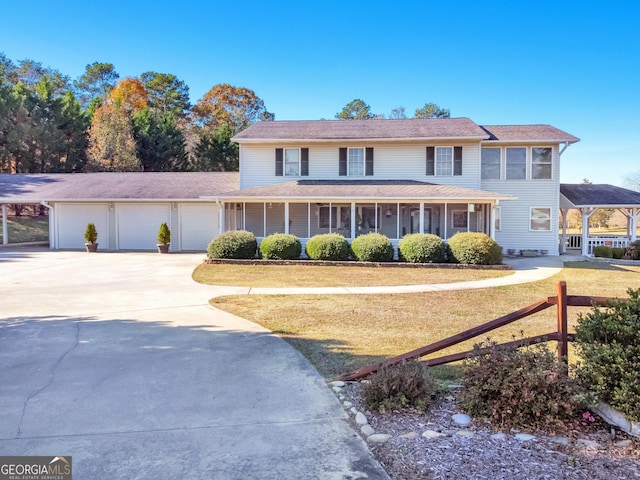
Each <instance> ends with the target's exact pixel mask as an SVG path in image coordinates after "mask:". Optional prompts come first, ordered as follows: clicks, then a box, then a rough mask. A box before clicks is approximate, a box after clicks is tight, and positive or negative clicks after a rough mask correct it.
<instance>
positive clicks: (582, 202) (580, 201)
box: [560, 183, 640, 207]
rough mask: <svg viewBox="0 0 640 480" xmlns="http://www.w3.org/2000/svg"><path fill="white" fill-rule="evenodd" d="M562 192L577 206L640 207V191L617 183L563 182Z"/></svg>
mask: <svg viewBox="0 0 640 480" xmlns="http://www.w3.org/2000/svg"><path fill="white" fill-rule="evenodd" d="M560 193H561V194H562V195H564V196H565V197H566V199H567V200H569V201H570V202H571V203H572V204H573V205H575V206H576V207H598V206H605V207H640V192H634V191H633V190H628V189H626V188H622V187H616V186H615V185H607V184H590V183H588V184H584V183H574V184H571V183H562V184H560Z"/></svg>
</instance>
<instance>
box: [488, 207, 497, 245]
mask: <svg viewBox="0 0 640 480" xmlns="http://www.w3.org/2000/svg"><path fill="white" fill-rule="evenodd" d="M489 236H490V237H491V238H492V239H494V240H495V239H496V206H495V205H490V210H489Z"/></svg>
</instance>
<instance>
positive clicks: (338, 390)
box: [331, 387, 342, 393]
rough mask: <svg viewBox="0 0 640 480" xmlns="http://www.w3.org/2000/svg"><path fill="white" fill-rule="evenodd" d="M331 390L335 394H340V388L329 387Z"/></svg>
mask: <svg viewBox="0 0 640 480" xmlns="http://www.w3.org/2000/svg"><path fill="white" fill-rule="evenodd" d="M331 389H332V390H333V391H334V392H336V393H340V392H341V391H342V388H340V387H331Z"/></svg>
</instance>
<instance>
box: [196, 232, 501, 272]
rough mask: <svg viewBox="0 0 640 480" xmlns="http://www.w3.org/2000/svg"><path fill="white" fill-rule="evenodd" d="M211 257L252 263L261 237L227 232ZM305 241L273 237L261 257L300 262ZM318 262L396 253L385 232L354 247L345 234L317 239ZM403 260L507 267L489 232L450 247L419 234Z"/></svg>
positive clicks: (404, 247)
mask: <svg viewBox="0 0 640 480" xmlns="http://www.w3.org/2000/svg"><path fill="white" fill-rule="evenodd" d="M207 252H208V256H209V258H230V259H238V258H244V259H250V258H254V257H255V256H256V254H257V252H258V245H257V240H256V237H255V235H254V234H253V233H251V232H247V231H244V230H234V231H230V232H225V233H223V234H220V235H218V236H217V237H216V238H214V239H213V240H212V241H211V243H210V244H209V247H208V249H207ZM301 253H302V246H301V244H300V240H299V239H298V238H297V237H296V236H294V235H289V234H284V233H276V234H273V235H269V236H267V237H265V238H264V239H263V240H262V243H261V244H260V249H259V254H260V256H261V257H262V258H265V259H279V260H296V259H298V258H300V254H301ZM305 253H306V254H307V257H309V258H310V259H312V260H329V261H344V260H349V259H350V258H353V259H355V260H358V261H361V262H391V261H393V256H394V250H393V245H392V244H391V241H389V239H388V238H387V237H386V236H384V235H382V234H380V233H367V234H365V235H361V236H359V237H356V238H355V239H354V240H353V241H352V242H351V245H349V242H348V241H347V239H346V238H345V237H344V236H342V235H340V234H339V233H327V234H321V235H315V236H314V237H312V238H310V239H309V241H308V242H307V244H306V247H305ZM398 255H399V257H400V260H401V261H405V262H409V263H443V262H445V261H447V260H448V261H449V262H450V263H464V264H471V265H498V264H500V263H502V247H500V245H498V244H497V243H496V242H495V241H494V240H493V239H491V238H490V237H489V236H487V235H485V234H484V233H474V232H464V233H456V234H455V235H454V236H453V237H451V238H450V239H449V242H448V245H447V244H445V242H444V241H443V240H442V239H441V238H440V237H438V236H436V235H431V234H427V233H413V234H410V235H405V236H404V237H403V238H402V239H401V240H400V242H399V243H398Z"/></svg>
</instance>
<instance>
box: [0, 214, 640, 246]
mask: <svg viewBox="0 0 640 480" xmlns="http://www.w3.org/2000/svg"><path fill="white" fill-rule="evenodd" d="M638 217H640V208H633V209H631V241H632V242H635V241H636V239H637V237H638V234H637V231H638ZM3 218H4V217H3Z"/></svg>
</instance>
